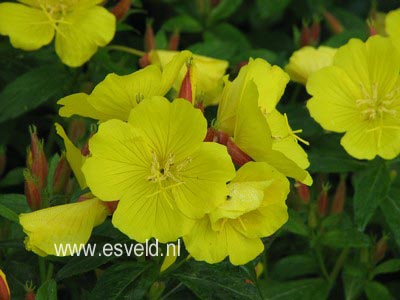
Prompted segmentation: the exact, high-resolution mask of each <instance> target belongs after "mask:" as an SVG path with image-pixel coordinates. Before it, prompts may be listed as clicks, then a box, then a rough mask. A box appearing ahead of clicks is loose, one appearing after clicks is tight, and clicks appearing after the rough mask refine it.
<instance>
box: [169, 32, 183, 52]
mask: <svg viewBox="0 0 400 300" xmlns="http://www.w3.org/2000/svg"><path fill="white" fill-rule="evenodd" d="M179 40H180V34H179V30H174V32H173V33H172V35H171V37H170V38H169V41H168V50H171V51H176V50H178V47H179Z"/></svg>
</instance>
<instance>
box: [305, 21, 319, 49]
mask: <svg viewBox="0 0 400 300" xmlns="http://www.w3.org/2000/svg"><path fill="white" fill-rule="evenodd" d="M320 31H321V28H320V25H319V21H317V20H314V22H313V23H312V25H311V27H309V26H308V24H304V25H303V29H302V30H301V33H300V46H301V47H304V46H309V45H311V46H316V45H317V44H318V42H319V37H320Z"/></svg>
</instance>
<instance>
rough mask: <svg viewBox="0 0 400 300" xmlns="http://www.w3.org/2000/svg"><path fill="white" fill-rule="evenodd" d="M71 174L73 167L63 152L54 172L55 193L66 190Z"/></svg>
mask: <svg viewBox="0 0 400 300" xmlns="http://www.w3.org/2000/svg"><path fill="white" fill-rule="evenodd" d="M70 175H71V167H70V165H69V163H68V161H67V158H66V157H65V153H63V154H62V155H61V157H60V160H59V161H58V164H57V167H56V170H55V172H54V181H53V192H54V193H55V194H62V193H63V192H65V189H66V188H67V184H68V180H69V177H70Z"/></svg>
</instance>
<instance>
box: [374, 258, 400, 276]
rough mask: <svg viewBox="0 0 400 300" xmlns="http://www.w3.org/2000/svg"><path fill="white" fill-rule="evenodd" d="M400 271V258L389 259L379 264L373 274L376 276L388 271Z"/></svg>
mask: <svg viewBox="0 0 400 300" xmlns="http://www.w3.org/2000/svg"><path fill="white" fill-rule="evenodd" d="M399 271H400V259H389V260H387V261H385V262H383V263H381V264H379V265H378V266H377V267H376V268H375V270H374V272H373V275H374V276H376V275H378V274H387V273H395V272H399Z"/></svg>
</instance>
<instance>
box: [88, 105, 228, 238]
mask: <svg viewBox="0 0 400 300" xmlns="http://www.w3.org/2000/svg"><path fill="white" fill-rule="evenodd" d="M206 131H207V121H206V119H205V118H204V116H203V115H202V113H201V111H200V110H198V109H195V108H194V107H193V105H192V104H190V103H189V102H188V101H186V100H183V99H176V100H174V101H173V102H172V103H170V102H169V101H168V100H167V99H165V98H163V97H153V98H148V99H145V100H143V101H142V102H141V103H140V104H139V105H137V106H136V107H135V108H134V109H133V110H132V112H131V114H130V116H129V120H128V123H125V122H122V121H120V120H110V121H107V122H104V123H102V124H100V126H99V131H98V132H97V133H96V134H95V135H94V136H93V137H92V138H91V139H90V142H89V146H90V151H91V153H92V156H91V157H89V158H88V159H87V160H86V162H85V164H84V166H83V169H82V170H83V173H84V175H85V177H86V180H87V183H88V185H89V187H90V189H91V191H92V192H93V194H94V195H96V196H97V197H99V199H101V200H103V201H112V200H115V199H120V202H119V205H118V207H117V209H116V211H115V212H114V215H113V224H114V226H115V227H116V228H118V229H119V230H121V231H122V232H123V233H125V234H127V235H128V236H129V237H130V238H132V239H134V240H137V241H139V242H144V241H145V240H146V239H149V238H152V237H154V238H157V239H159V240H160V242H169V241H174V240H176V239H177V238H178V237H180V236H182V235H184V234H187V233H188V232H189V231H190V229H191V228H192V225H193V221H194V219H198V218H202V217H203V216H204V215H205V214H206V213H208V212H210V211H211V210H213V209H214V208H215V207H216V206H218V205H219V204H220V203H221V202H223V201H224V197H225V195H226V182H227V181H229V180H230V179H232V178H233V176H234V174H235V169H234V166H233V164H232V161H231V159H230V157H229V155H228V153H227V150H226V148H225V147H224V146H222V145H219V144H216V143H206V142H203V140H204V138H205V136H206Z"/></svg>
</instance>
